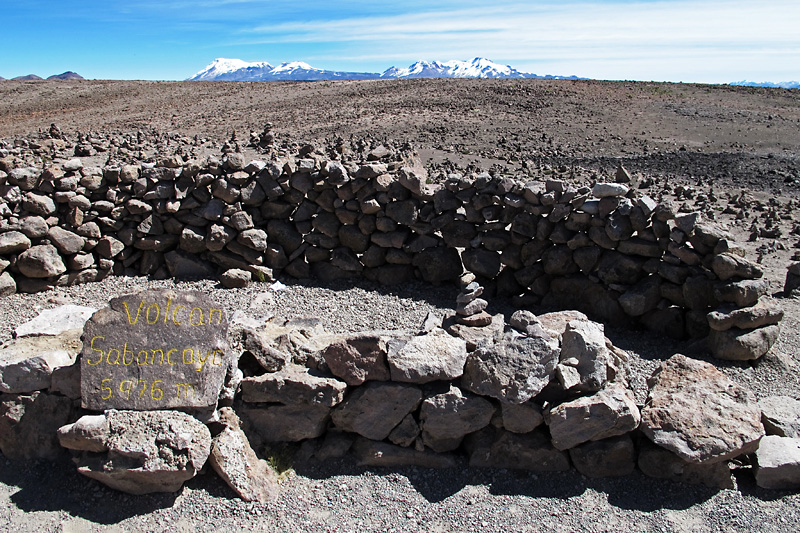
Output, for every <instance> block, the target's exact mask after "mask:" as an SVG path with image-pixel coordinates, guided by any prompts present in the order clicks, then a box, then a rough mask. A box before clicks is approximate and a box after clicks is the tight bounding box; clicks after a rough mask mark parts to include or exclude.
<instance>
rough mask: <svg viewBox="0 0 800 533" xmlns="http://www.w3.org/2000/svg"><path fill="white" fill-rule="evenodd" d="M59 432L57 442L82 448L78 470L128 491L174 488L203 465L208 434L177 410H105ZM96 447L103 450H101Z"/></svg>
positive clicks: (202, 427)
mask: <svg viewBox="0 0 800 533" xmlns="http://www.w3.org/2000/svg"><path fill="white" fill-rule="evenodd" d="M102 416H104V417H105V418H106V423H105V424H103V423H102V422H101V421H99V420H98V418H97V417H96V416H90V417H82V418H81V419H79V420H78V421H77V422H75V423H74V424H69V425H66V426H64V427H62V428H61V429H59V430H58V435H59V440H60V441H61V443H62V445H63V446H65V447H69V448H70V449H72V450H76V451H81V452H84V453H82V454H81V455H80V457H79V458H77V459H76V462H77V464H78V472H80V473H81V474H83V475H84V476H87V477H90V478H92V479H95V480H97V481H99V482H101V483H103V484H105V485H108V486H109V487H111V488H113V489H116V490H119V491H122V492H127V493H129V494H137V495H139V494H148V493H151V492H175V491H177V490H178V489H180V488H181V486H182V485H183V483H184V482H185V481H187V480H189V479H191V478H193V477H194V476H195V475H197V473H198V472H199V471H200V469H201V468H202V467H203V465H205V462H206V459H208V455H209V453H210V452H211V434H210V433H209V431H208V428H206V426H205V425H203V424H202V423H201V422H200V421H198V420H197V419H196V418H194V417H192V416H190V415H187V414H185V413H181V412H178V411H149V412H142V411H114V410H111V411H106V413H105V414H104V415H102ZM99 450H102V452H100V451H99Z"/></svg>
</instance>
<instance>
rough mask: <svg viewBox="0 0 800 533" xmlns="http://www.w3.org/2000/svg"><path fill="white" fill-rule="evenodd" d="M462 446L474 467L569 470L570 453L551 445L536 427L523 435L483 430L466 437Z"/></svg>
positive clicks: (545, 434) (538, 470) (543, 432)
mask: <svg viewBox="0 0 800 533" xmlns="http://www.w3.org/2000/svg"><path fill="white" fill-rule="evenodd" d="M465 447H466V449H467V452H468V454H469V465H470V466H471V467H474V468H507V469H510V470H528V471H531V472H563V471H566V470H569V456H568V455H567V454H566V453H565V452H563V451H561V450H556V449H555V448H553V445H552V444H551V443H550V439H549V438H547V432H545V431H543V430H535V431H532V432H530V433H526V434H524V435H520V434H516V433H511V432H508V431H502V430H494V429H492V428H486V429H483V430H481V431H479V432H477V433H474V434H472V435H469V436H467V438H466V439H465Z"/></svg>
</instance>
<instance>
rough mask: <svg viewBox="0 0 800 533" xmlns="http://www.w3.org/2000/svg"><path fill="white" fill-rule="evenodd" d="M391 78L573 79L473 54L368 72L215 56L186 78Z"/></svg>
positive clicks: (234, 79) (255, 79)
mask: <svg viewBox="0 0 800 533" xmlns="http://www.w3.org/2000/svg"><path fill="white" fill-rule="evenodd" d="M376 78H384V79H395V78H547V79H577V78H576V77H575V76H537V75H536V74H529V73H527V72H520V71H518V70H517V69H515V68H512V67H510V66H508V65H500V64H498V63H494V62H493V61H490V60H488V59H484V58H481V57H476V58H474V59H472V60H470V61H459V60H452V61H445V62H443V63H442V62H439V61H431V62H428V61H417V62H416V63H414V64H412V65H410V66H409V67H408V68H397V67H391V68H389V69H387V70H386V71H384V72H383V73H382V74H377V73H371V72H337V71H334V70H323V69H318V68H314V67H312V66H311V65H309V64H307V63H302V62H300V61H295V62H292V63H283V64H281V65H278V66H277V67H273V66H272V65H270V64H269V63H267V62H258V63H248V62H246V61H242V60H241V59H224V58H219V59H215V60H214V61H213V62H212V63H211V64H210V65H208V66H207V67H206V68H204V69H203V70H201V71H200V72H198V73H197V74H195V75H194V76H192V77H191V78H189V80H194V81H196V80H233V81H282V80H292V81H317V80H364V79H376Z"/></svg>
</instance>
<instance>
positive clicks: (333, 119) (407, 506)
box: [0, 80, 800, 532]
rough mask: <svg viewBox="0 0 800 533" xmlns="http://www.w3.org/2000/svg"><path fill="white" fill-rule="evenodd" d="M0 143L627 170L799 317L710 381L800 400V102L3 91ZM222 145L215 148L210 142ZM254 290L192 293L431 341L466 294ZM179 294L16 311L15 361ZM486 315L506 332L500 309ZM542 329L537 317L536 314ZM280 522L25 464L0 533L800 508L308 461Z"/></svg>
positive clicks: (664, 89)
mask: <svg viewBox="0 0 800 533" xmlns="http://www.w3.org/2000/svg"><path fill="white" fill-rule="evenodd" d="M0 102H2V103H1V104H0V138H6V139H9V138H13V137H16V136H20V137H21V136H26V135H29V134H34V133H36V131H37V130H43V131H46V130H47V129H48V128H49V127H50V124H51V123H56V124H58V126H59V127H60V128H61V129H62V131H63V132H64V133H65V134H66V135H76V134H77V133H78V132H81V133H88V132H90V131H96V130H97V131H104V132H113V131H120V132H129V131H132V130H136V129H139V130H143V131H147V132H148V133H152V132H155V133H158V134H162V135H163V137H164V139H166V141H165V142H167V143H168V141H169V138H170V135H169V134H170V133H171V134H173V135H180V136H185V137H193V136H195V135H196V136H198V143H196V144H197V146H198V149H202V150H206V151H209V152H213V151H214V150H216V151H217V153H218V152H219V148H220V147H221V146H222V144H223V142H224V141H226V140H229V139H230V137H231V135H232V134H233V132H234V131H236V132H237V136H238V138H240V139H246V138H247V136H248V134H249V132H250V131H251V130H255V131H260V130H262V129H263V127H264V123H266V122H271V123H272V124H273V129H274V131H275V133H276V135H277V136H278V138H279V139H281V140H282V141H284V142H304V141H310V142H317V143H322V142H324V141H325V140H326V139H328V140H333V139H335V138H336V137H341V138H343V139H345V140H346V141H347V142H348V143H350V142H351V139H352V142H353V143H355V144H358V143H366V144H369V145H378V144H380V143H391V144H393V145H395V146H403V145H409V146H410V147H413V148H414V149H416V150H417V151H418V152H419V154H420V156H421V157H422V159H423V160H424V162H426V163H427V164H428V167H429V169H431V170H432V171H433V175H434V176H435V175H437V172H438V171H446V170H447V169H449V168H453V167H458V168H461V169H466V168H469V167H476V168H477V167H479V168H484V169H491V170H493V171H495V172H502V173H508V174H511V175H515V176H518V175H528V176H530V177H531V178H534V179H536V178H539V179H541V178H543V177H547V176H552V175H557V176H559V177H562V178H566V179H574V180H587V181H588V180H591V179H593V177H596V176H598V175H602V174H611V173H613V171H614V169H615V168H616V166H617V164H618V163H620V162H622V163H623V164H624V165H625V166H626V167H627V168H628V169H629V170H630V171H631V173H632V174H633V176H634V178H635V179H636V180H640V184H641V185H642V186H646V187H647V186H649V188H650V190H651V191H653V193H654V194H655V195H658V196H661V197H663V198H668V199H672V200H674V201H677V202H678V204H679V205H680V204H685V205H686V208H687V209H700V210H702V211H703V212H704V214H705V215H706V216H707V217H708V218H713V219H715V220H716V221H717V222H719V223H721V224H723V225H724V226H726V227H727V228H728V229H729V230H730V231H732V232H733V233H734V234H735V236H736V237H737V238H738V239H739V240H741V241H743V242H744V243H745V246H746V247H747V249H748V253H749V256H750V257H753V258H757V259H758V260H759V262H760V263H761V265H762V267H763V268H764V270H765V272H766V276H767V278H768V279H769V280H770V283H771V288H772V291H771V292H772V293H773V295H774V296H773V297H774V299H775V301H776V302H777V303H778V304H779V305H781V306H782V307H783V309H784V311H785V318H784V320H783V323H782V333H781V336H780V338H779V340H778V342H777V343H776V345H775V346H774V347H773V349H772V351H771V352H770V353H769V354H767V355H766V356H765V357H763V358H762V359H761V360H759V361H758V362H755V363H753V364H742V363H726V362H722V361H714V363H715V364H716V365H717V366H718V367H720V368H721V369H722V370H723V371H724V372H725V373H726V374H728V375H729V376H731V377H732V378H733V379H734V380H736V381H738V382H740V383H744V384H746V385H748V386H749V387H750V388H752V389H753V390H754V392H755V393H756V395H757V396H758V397H759V398H761V397H765V396H769V395H774V394H785V395H789V396H792V397H795V398H800V380H799V379H798V377H797V376H798V370H800V368H798V367H799V366H800V355H798V354H800V333H798V331H800V329H799V328H798V326H799V325H800V302H798V300H796V299H791V298H784V297H783V295H782V294H781V292H782V288H783V280H784V278H785V275H786V267H787V266H788V264H789V263H790V262H791V261H792V259H793V256H794V255H795V253H796V250H797V248H795V246H797V243H798V238H800V237H798V233H800V229H799V228H800V227H799V226H798V221H797V220H796V219H797V214H796V211H797V210H796V207H797V200H796V198H797V192H798V189H800V127H798V125H800V93H798V92H797V91H790V90H780V89H777V90H776V89H758V88H733V87H712V86H698V85H686V84H648V83H628V82H584V81H580V82H565V81H543V80H524V81H522V80H520V81H512V80H505V81H492V80H481V81H475V80H462V81H453V80H419V81H397V82H375V81H365V82H320V83H309V84H302V83H230V84H229V83H222V82H214V83H164V82H2V83H0ZM206 139H207V140H208V142H203V141H204V140H206ZM282 281H284V282H285V283H286V284H287V288H286V289H285V290H280V291H275V290H272V289H270V288H269V286H268V285H261V284H256V285H255V286H251V287H250V288H247V289H231V290H223V289H219V288H217V286H216V285H215V283H213V282H210V281H209V282H199V283H195V284H194V285H195V286H199V287H200V288H202V289H203V290H206V291H208V292H210V293H211V294H212V297H213V298H215V299H217V300H218V301H219V302H220V303H221V304H222V305H224V306H225V307H226V308H227V309H229V310H235V309H246V310H248V311H249V312H252V313H254V314H257V313H264V312H267V311H269V312H272V313H275V314H279V315H286V316H296V315H305V316H307V315H313V316H318V317H320V318H322V319H323V321H324V323H325V326H326V329H328V330H330V331H357V330H360V329H370V328H376V327H379V328H382V329H383V328H385V329H403V328H412V327H416V326H417V325H418V324H419V323H420V322H421V320H422V318H423V317H424V316H425V314H426V313H427V312H428V311H429V310H440V311H441V310H444V309H451V308H452V307H453V306H454V304H455V297H456V294H457V288H455V287H450V286H446V287H445V286H443V287H434V288H431V287H427V286H423V285H409V286H404V287H401V288H393V289H392V290H385V289H380V288H379V287H377V286H375V285H371V284H369V283H366V282H363V283H358V284H355V285H353V284H350V285H325V286H322V285H314V284H299V283H294V282H290V281H289V280H282ZM171 285H173V282H171V281H148V280H145V279H143V278H109V279H107V280H105V281H103V282H101V283H97V284H92V285H83V286H77V287H71V288H64V289H57V290H56V291H51V292H47V293H41V294H36V295H25V294H18V295H13V296H10V297H6V298H4V299H3V301H2V302H1V304H2V305H0V339H5V338H8V337H9V336H10V333H11V330H12V328H13V327H14V326H16V325H18V324H20V323H22V322H24V321H26V320H28V319H30V318H33V317H34V316H35V315H36V314H37V313H38V312H39V311H40V310H42V309H45V308H49V307H55V306H56V305H60V304H62V303H77V304H83V305H94V306H98V307H99V306H102V305H104V304H105V302H107V300H108V298H109V296H110V295H116V294H121V293H123V292H127V291H130V290H133V289H139V288H145V286H150V287H163V286H171ZM490 310H491V311H493V312H504V313H506V314H507V317H508V316H510V312H511V311H512V310H513V309H512V307H511V306H510V304H509V303H508V302H503V301H492V308H491V309H490ZM534 311H537V310H535V309H534ZM607 334H608V336H609V337H610V338H611V339H612V340H613V342H614V344H615V345H617V346H619V347H621V348H623V349H625V350H627V351H629V352H630V353H631V355H632V360H633V366H634V368H635V370H636V376H637V378H636V380H635V381H634V387H635V388H636V390H637V400H638V401H640V402H641V401H643V400H644V396H645V390H646V389H645V387H646V385H645V383H644V380H645V378H646V377H647V376H648V375H649V374H650V373H651V372H652V370H653V369H654V368H655V367H656V366H657V364H658V363H659V362H660V361H661V360H663V359H666V358H667V357H669V356H670V355H672V354H673V353H676V352H681V353H688V354H689V355H692V356H693V357H697V358H700V359H704V360H710V356H708V355H707V354H706V353H705V352H704V350H703V348H702V346H698V345H694V344H690V343H680V342H677V341H673V340H669V339H664V338H657V337H653V336H652V335H650V334H644V333H642V332H639V331H627V330H608V331H607ZM293 464H294V470H293V471H290V472H288V473H287V475H286V479H285V481H284V482H283V491H282V494H281V496H280V497H279V499H278V500H277V501H275V502H272V503H269V504H265V505H261V504H248V503H244V502H242V501H240V500H238V499H236V498H235V497H234V494H233V493H232V492H231V491H230V489H228V488H227V487H226V486H225V485H224V484H223V483H222V482H221V481H220V480H219V479H218V478H217V477H216V476H215V475H214V474H213V473H209V474H207V475H205V476H201V477H199V478H197V479H195V480H193V481H191V482H190V483H188V484H187V486H186V487H185V488H184V489H183V491H181V492H180V493H178V494H167V495H151V496H140V497H134V496H129V495H124V494H121V493H117V492H115V491H112V490H109V489H106V488H105V487H103V486H101V485H99V484H97V483H95V482H92V481H91V480H88V479H85V478H83V477H81V476H79V475H78V474H77V473H76V472H75V471H74V469H73V468H72V467H71V465H70V464H64V465H59V466H56V467H53V466H52V465H50V464H44V463H42V464H29V463H26V464H20V463H12V462H10V461H6V460H5V459H4V458H3V457H2V456H0V531H12V530H13V531H15V532H17V531H95V530H98V531H99V530H117V531H127V530H137V531H138V530H148V531H167V530H170V531H175V530H179V531H195V530H197V531H212V530H214V531H218V530H240V529H249V530H265V531H272V530H292V531H356V530H364V531H378V530H380V531H393V530H394V531H501V530H502V531H508V530H512V531H517V530H519V531H527V530H531V531H534V530H535V531H542V530H552V531H561V530H563V531H611V530H613V531H640V530H653V531H751V530H764V531H785V530H787V529H792V524H794V525H795V528H796V527H797V524H798V523H800V496H798V495H797V494H791V493H786V492H781V491H767V490H764V489H759V488H757V487H756V486H755V483H754V482H753V481H752V477H751V476H750V475H749V473H748V472H746V470H747V467H746V466H745V467H743V468H742V470H741V472H740V473H739V475H737V481H738V489H737V490H722V491H717V490H711V489H706V488H702V487H695V486H688V485H677V484H673V483H670V482H666V481H658V480H652V479H649V478H646V477H644V476H643V475H642V474H641V473H639V472H636V473H634V474H633V475H631V476H627V477H624V478H617V479H602V480H592V479H589V478H585V477H583V476H581V475H579V474H577V473H576V472H574V471H573V472H569V473H565V474H540V475H538V476H535V475H530V474H527V473H518V472H513V471H505V470H478V471H476V470H468V469H466V468H459V469H456V470H453V471H432V470H431V471H429V470H423V469H416V468H410V469H398V470H394V471H387V470H382V469H367V470H365V469H364V468H361V467H357V466H355V465H354V464H352V463H350V462H348V461H346V460H345V461H337V462H332V463H329V464H324V465H319V464H314V463H308V462H306V461H304V460H303V453H302V450H300V451H299V452H298V454H297V455H296V456H295V458H294V462H293Z"/></svg>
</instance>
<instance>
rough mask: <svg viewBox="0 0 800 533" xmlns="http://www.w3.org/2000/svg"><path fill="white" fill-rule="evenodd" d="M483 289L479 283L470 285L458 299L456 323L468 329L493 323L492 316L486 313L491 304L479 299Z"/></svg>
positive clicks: (474, 282)
mask: <svg viewBox="0 0 800 533" xmlns="http://www.w3.org/2000/svg"><path fill="white" fill-rule="evenodd" d="M482 294H483V287H481V286H480V285H479V284H478V282H476V281H473V282H471V283H469V284H468V285H467V286H466V287H464V289H463V290H462V291H461V292H460V293H459V294H458V297H457V298H456V303H457V306H456V315H457V317H456V322H458V323H459V324H463V325H464V326H468V327H483V326H488V325H489V324H491V323H492V315H490V314H489V313H487V312H486V307H487V306H488V305H489V302H487V301H486V300H484V299H483V298H479V296H480V295H482Z"/></svg>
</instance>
